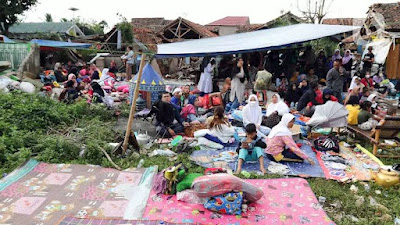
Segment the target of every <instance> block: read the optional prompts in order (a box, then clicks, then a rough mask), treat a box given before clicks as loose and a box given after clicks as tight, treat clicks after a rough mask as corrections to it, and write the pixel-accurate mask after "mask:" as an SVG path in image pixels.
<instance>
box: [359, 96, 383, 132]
mask: <svg viewBox="0 0 400 225" xmlns="http://www.w3.org/2000/svg"><path fill="white" fill-rule="evenodd" d="M371 106H372V103H371V102H370V101H364V102H363V103H361V105H360V107H361V111H360V112H359V113H358V126H359V127H360V129H362V130H371V129H373V128H375V127H376V125H378V122H379V121H380V120H381V119H382V118H381V117H379V116H376V115H373V114H372V113H371Z"/></svg>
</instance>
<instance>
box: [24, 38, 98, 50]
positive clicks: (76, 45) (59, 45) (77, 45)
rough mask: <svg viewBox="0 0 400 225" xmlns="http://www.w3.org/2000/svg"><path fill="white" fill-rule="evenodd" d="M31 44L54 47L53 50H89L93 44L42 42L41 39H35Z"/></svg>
mask: <svg viewBox="0 0 400 225" xmlns="http://www.w3.org/2000/svg"><path fill="white" fill-rule="evenodd" d="M31 43H35V44H37V45H39V46H43V47H53V48H89V47H90V46H92V44H87V43H73V42H65V41H50V40H41V39H33V40H31Z"/></svg>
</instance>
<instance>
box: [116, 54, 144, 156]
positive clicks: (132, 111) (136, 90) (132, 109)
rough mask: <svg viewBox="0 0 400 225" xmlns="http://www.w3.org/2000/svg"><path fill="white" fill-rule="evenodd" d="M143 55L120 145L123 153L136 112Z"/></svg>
mask: <svg viewBox="0 0 400 225" xmlns="http://www.w3.org/2000/svg"><path fill="white" fill-rule="evenodd" d="M145 57H146V55H145V54H144V53H143V54H142V60H141V61H140V67H139V72H138V78H137V79H136V85H135V91H134V92H133V99H132V105H131V111H130V112H129V120H128V125H127V126H126V132H125V139H124V143H123V145H122V154H125V152H126V149H128V142H129V136H130V134H131V129H132V122H133V117H134V115H135V112H136V100H137V98H138V97H139V88H140V81H141V80H142V73H143V67H144V62H145Z"/></svg>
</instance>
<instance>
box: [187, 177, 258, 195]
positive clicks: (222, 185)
mask: <svg viewBox="0 0 400 225" xmlns="http://www.w3.org/2000/svg"><path fill="white" fill-rule="evenodd" d="M192 189H193V190H194V191H195V193H196V195H197V196H198V197H200V198H207V197H213V196H218V195H222V194H226V193H229V192H232V191H234V192H243V193H244V196H245V199H247V200H249V201H251V202H255V201H257V200H259V199H261V198H262V196H264V192H263V191H262V190H261V189H260V188H258V187H256V186H254V185H253V184H250V183H248V182H246V180H242V179H240V178H238V177H236V176H233V175H229V174H213V175H208V176H201V177H198V178H196V179H195V180H194V181H193V184H192Z"/></svg>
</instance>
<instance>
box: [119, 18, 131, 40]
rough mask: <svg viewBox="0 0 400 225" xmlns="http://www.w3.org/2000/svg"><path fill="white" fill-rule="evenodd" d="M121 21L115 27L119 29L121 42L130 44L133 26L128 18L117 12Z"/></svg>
mask: <svg viewBox="0 0 400 225" xmlns="http://www.w3.org/2000/svg"><path fill="white" fill-rule="evenodd" d="M117 15H118V16H119V17H120V20H121V22H120V23H118V24H117V29H119V30H120V31H121V37H122V42H124V43H128V44H131V43H132V42H133V27H132V24H131V23H130V22H128V20H127V19H126V18H125V17H123V16H122V15H120V14H118V13H117Z"/></svg>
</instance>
